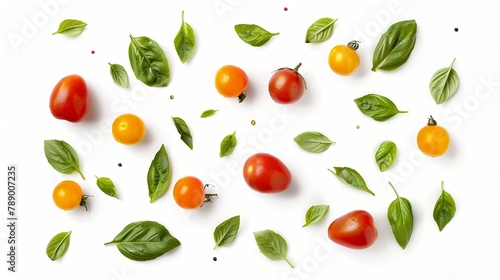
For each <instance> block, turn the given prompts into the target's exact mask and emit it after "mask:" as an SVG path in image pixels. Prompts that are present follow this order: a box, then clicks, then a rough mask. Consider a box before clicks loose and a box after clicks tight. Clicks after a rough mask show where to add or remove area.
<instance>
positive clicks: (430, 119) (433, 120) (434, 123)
mask: <svg viewBox="0 0 500 280" xmlns="http://www.w3.org/2000/svg"><path fill="white" fill-rule="evenodd" d="M427 125H437V122H436V120H435V119H434V118H433V117H432V116H430V117H429V120H428V121H427Z"/></svg>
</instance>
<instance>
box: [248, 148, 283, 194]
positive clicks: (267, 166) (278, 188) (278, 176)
mask: <svg viewBox="0 0 500 280" xmlns="http://www.w3.org/2000/svg"><path fill="white" fill-rule="evenodd" d="M243 177H244V179H245V182H246V183H247V185H248V186H249V187H250V188H252V189H253V190H255V191H258V192H261V193H279V192H283V191H285V190H287V189H288V188H289V187H290V184H291V182H292V174H291V173H290V170H289V169H288V168H287V167H286V165H285V164H284V163H283V162H282V161H281V160H280V159H278V158H277V157H275V156H273V155H271V154H267V153H257V154H254V155H252V156H250V157H249V158H248V159H247V160H246V162H245V164H244V166H243Z"/></svg>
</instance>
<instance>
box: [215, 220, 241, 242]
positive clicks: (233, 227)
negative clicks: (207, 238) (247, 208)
mask: <svg viewBox="0 0 500 280" xmlns="http://www.w3.org/2000/svg"><path fill="white" fill-rule="evenodd" d="M239 229H240V216H239V215H238V216H234V217H231V218H229V219H227V220H225V221H224V222H222V223H220V224H219V225H218V226H217V227H216V228H215V230H214V240H215V247H214V250H215V248H217V246H229V245H230V244H231V243H233V241H234V240H235V239H236V235H238V231H239Z"/></svg>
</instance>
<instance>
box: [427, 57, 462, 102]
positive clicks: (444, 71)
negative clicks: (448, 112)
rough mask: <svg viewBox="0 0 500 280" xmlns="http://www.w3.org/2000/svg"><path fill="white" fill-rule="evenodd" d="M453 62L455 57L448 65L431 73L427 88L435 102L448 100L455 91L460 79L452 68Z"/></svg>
mask: <svg viewBox="0 0 500 280" xmlns="http://www.w3.org/2000/svg"><path fill="white" fill-rule="evenodd" d="M454 63H455V59H453V62H452V63H451V65H450V66H449V67H445V68H441V69H439V70H438V71H436V73H434V75H432V78H431V82H430V84H429V90H430V92H431V95H432V98H434V101H435V102H436V104H441V103H444V102H446V101H448V100H449V99H450V98H452V97H453V95H455V93H456V92H457V89H458V83H459V82H460V79H459V77H458V74H457V72H456V71H455V69H453V64H454Z"/></svg>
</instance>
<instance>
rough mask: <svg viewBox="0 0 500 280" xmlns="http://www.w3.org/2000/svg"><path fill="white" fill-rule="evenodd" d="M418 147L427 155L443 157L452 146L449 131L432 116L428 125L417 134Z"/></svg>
mask: <svg viewBox="0 0 500 280" xmlns="http://www.w3.org/2000/svg"><path fill="white" fill-rule="evenodd" d="M417 145H418V148H419V149H420V151H422V153H424V154H425V155H428V156H431V157H437V156H441V155H443V154H444V153H445V152H446V151H447V150H448V147H449V146H450V135H449V134H448V131H446V129H445V128H444V127H442V126H439V125H438V124H437V122H436V121H435V120H434V119H433V118H432V116H430V118H429V121H428V122H427V125H426V126H424V127H422V129H420V131H419V132H418V134H417Z"/></svg>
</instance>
